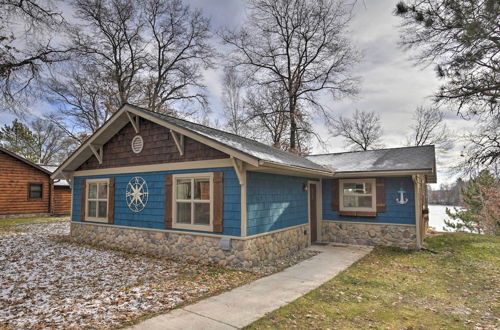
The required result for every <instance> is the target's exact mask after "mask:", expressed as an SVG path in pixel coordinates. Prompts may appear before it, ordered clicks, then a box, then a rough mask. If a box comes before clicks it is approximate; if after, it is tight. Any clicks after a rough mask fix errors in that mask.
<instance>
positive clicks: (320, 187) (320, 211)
mask: <svg viewBox="0 0 500 330" xmlns="http://www.w3.org/2000/svg"><path fill="white" fill-rule="evenodd" d="M317 188H318V194H319V196H318V204H319V207H318V242H322V241H323V236H322V234H321V233H322V232H323V230H322V227H321V225H322V222H321V219H323V179H320V180H319V184H318V187H317Z"/></svg>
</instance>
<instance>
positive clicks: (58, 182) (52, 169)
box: [40, 165, 69, 187]
mask: <svg viewBox="0 0 500 330" xmlns="http://www.w3.org/2000/svg"><path fill="white" fill-rule="evenodd" d="M40 167H43V168H44V169H46V170H47V171H49V172H50V173H54V172H55V171H56V170H57V167H58V166H57V165H40ZM54 186H61V187H69V183H68V181H66V180H55V181H54Z"/></svg>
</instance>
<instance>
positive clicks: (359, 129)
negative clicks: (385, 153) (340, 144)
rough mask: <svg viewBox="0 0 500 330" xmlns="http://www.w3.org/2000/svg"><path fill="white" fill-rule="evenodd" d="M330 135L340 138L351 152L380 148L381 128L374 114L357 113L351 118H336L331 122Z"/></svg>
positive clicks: (378, 118) (377, 117)
mask: <svg viewBox="0 0 500 330" xmlns="http://www.w3.org/2000/svg"><path fill="white" fill-rule="evenodd" d="M330 134H332V135H333V136H342V137H343V138H344V139H345V140H346V144H347V146H348V147H350V148H351V149H352V150H369V149H375V148H378V147H381V144H380V138H381V137H382V127H381V126H380V117H379V116H377V114H376V113H375V112H373V111H372V112H365V111H358V110H356V112H355V113H354V116H353V117H352V118H345V117H342V116H340V117H338V118H336V119H334V120H333V123H332V128H330Z"/></svg>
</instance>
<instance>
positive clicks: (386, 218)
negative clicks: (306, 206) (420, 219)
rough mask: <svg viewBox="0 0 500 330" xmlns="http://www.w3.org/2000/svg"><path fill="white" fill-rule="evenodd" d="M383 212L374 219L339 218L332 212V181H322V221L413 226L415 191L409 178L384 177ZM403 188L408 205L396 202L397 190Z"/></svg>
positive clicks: (336, 213)
mask: <svg viewBox="0 0 500 330" xmlns="http://www.w3.org/2000/svg"><path fill="white" fill-rule="evenodd" d="M384 182H385V212H384V213H378V214H377V217H375V218H364V217H345V216H339V215H338V212H337V211H332V180H323V219H324V220H336V221H347V222H349V221H356V222H368V223H373V222H375V223H399V224H415V190H414V187H413V180H412V179H411V177H385V178H384ZM401 187H402V188H403V189H404V190H405V191H406V196H407V197H408V203H406V204H404V205H401V204H398V203H397V202H396V198H397V197H398V196H399V195H398V190H399V189H400V188H401Z"/></svg>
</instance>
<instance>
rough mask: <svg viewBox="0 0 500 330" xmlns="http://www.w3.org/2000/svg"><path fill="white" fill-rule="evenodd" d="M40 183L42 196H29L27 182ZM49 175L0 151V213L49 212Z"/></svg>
mask: <svg viewBox="0 0 500 330" xmlns="http://www.w3.org/2000/svg"><path fill="white" fill-rule="evenodd" d="M30 183H41V184H42V185H43V186H42V191H43V192H42V198H37V199H30V198H29V184H30ZM49 190H50V178H49V175H48V174H46V173H44V172H42V171H40V170H38V169H36V168H34V167H32V166H29V165H28V164H26V163H24V162H22V161H20V160H18V159H15V158H13V157H12V156H10V155H8V154H6V153H4V152H1V151H0V215H13V214H34V213H49V212H50V209H49V205H50V203H49V197H50V193H49Z"/></svg>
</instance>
